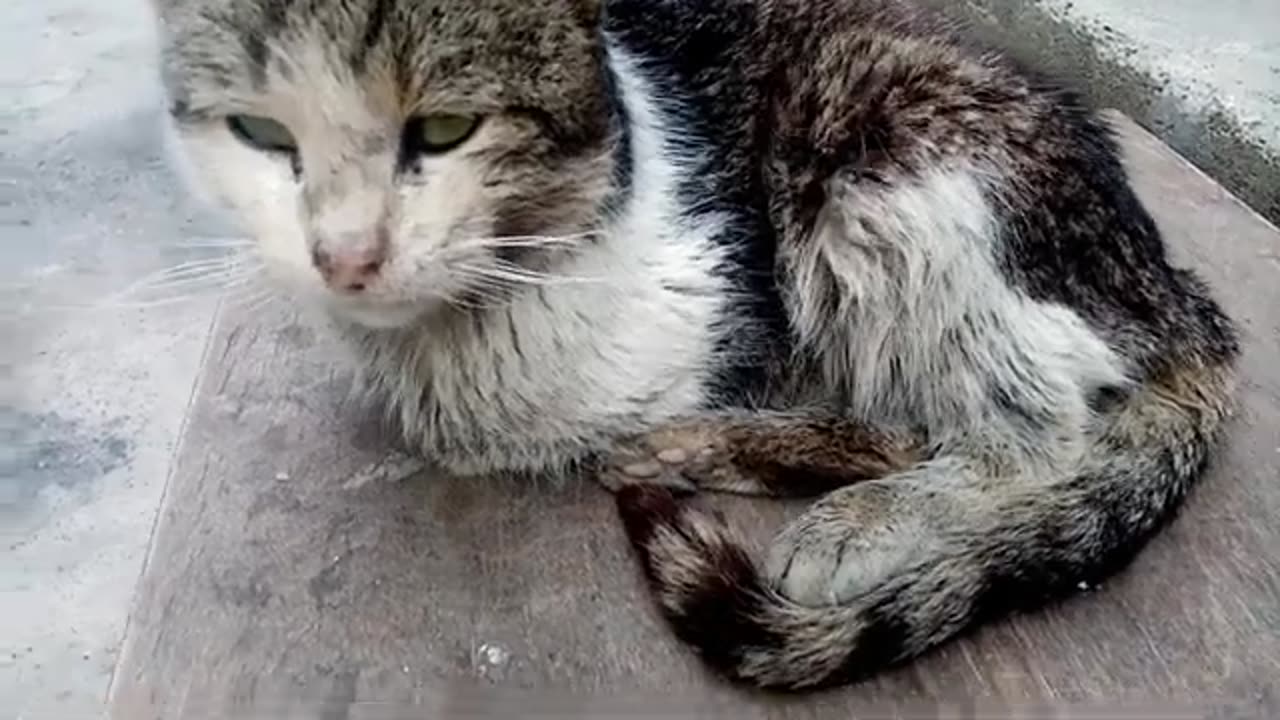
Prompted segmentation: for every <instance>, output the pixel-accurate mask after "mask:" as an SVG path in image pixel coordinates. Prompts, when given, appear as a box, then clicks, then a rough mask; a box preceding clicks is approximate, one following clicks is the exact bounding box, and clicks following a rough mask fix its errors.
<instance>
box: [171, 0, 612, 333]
mask: <svg viewBox="0 0 1280 720" xmlns="http://www.w3.org/2000/svg"><path fill="white" fill-rule="evenodd" d="M153 5H154V6H155V7H156V10H157V13H158V16H159V18H160V28H161V31H160V34H161V40H162V48H163V55H162V71H163V77H164V83H165V86H166V91H167V94H168V98H169V102H170V110H171V113H170V114H171V116H172V118H173V123H172V127H173V128H174V130H175V131H176V138H177V140H178V143H177V148H178V150H179V156H180V158H182V159H183V160H185V162H184V163H183V164H184V165H185V166H186V167H187V169H188V170H189V175H191V176H193V180H194V181H195V184H196V186H197V187H198V188H200V189H203V190H204V191H205V192H206V194H207V195H209V196H211V197H212V198H213V199H214V200H215V201H216V202H218V203H220V204H222V205H224V206H226V207H228V208H230V209H231V210H232V211H233V213H234V215H235V216H236V218H237V219H238V221H239V222H240V224H241V225H242V226H243V228H244V229H245V230H246V231H247V232H250V233H251V234H253V235H254V237H255V239H256V241H257V246H258V248H259V250H260V254H261V256H262V257H263V258H264V259H265V260H266V262H267V265H268V267H269V268H270V269H271V270H272V271H273V274H274V275H276V276H278V277H280V278H284V279H286V280H288V281H289V286H290V287H291V288H293V289H295V290H296V291H297V292H298V293H300V294H303V295H305V296H306V297H307V298H308V299H314V300H320V301H322V302H324V303H326V304H328V305H331V306H332V307H333V308H334V309H336V310H338V311H339V313H340V314H342V315H345V316H346V317H348V318H350V319H354V320H356V321H358V322H361V323H363V324H367V325H372V326H388V327H392V326H399V325H403V324H405V323H407V322H410V321H412V320H414V319H416V318H418V317H421V316H423V315H424V314H428V313H432V312H438V311H444V309H446V308H448V307H453V306H458V305H461V304H464V303H466V302H467V301H468V300H469V299H471V300H473V299H475V298H477V297H479V298H482V299H483V298H488V299H490V300H491V299H492V297H493V292H494V290H495V289H497V287H498V286H501V285H504V284H505V285H510V284H511V283H519V282H520V281H521V278H523V277H524V275H522V273H526V272H528V273H536V272H537V271H539V270H540V269H542V266H545V265H546V263H547V262H548V258H549V257H550V256H552V254H553V253H563V252H572V246H573V245H574V243H575V242H576V241H575V240H574V238H581V237H582V233H584V232H587V231H590V230H591V229H592V228H593V227H594V226H595V224H596V223H598V220H599V215H600V208H601V206H602V203H603V202H604V201H605V198H606V196H607V194H608V192H609V189H610V184H611V182H610V181H611V177H612V172H613V167H612V165H613V160H612V152H611V143H613V142H614V141H615V139H614V136H613V132H612V131H613V127H612V125H611V120H610V111H609V107H610V104H609V100H608V97H607V87H608V84H607V82H606V81H605V77H604V69H603V65H602V63H603V61H602V57H601V45H600V42H601V41H600V39H599V32H598V14H599V7H598V0H153ZM557 238H558V239H557ZM566 248H568V249H567V250H566ZM531 277H532V275H531Z"/></svg>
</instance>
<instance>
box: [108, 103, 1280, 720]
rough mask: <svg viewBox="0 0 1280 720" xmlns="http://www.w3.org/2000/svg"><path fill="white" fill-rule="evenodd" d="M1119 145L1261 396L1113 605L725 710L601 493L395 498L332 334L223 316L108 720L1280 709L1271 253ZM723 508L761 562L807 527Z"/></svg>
mask: <svg viewBox="0 0 1280 720" xmlns="http://www.w3.org/2000/svg"><path fill="white" fill-rule="evenodd" d="M1118 122H1119V124H1120V125H1121V127H1122V128H1123V130H1124V137H1125V140H1126V147H1127V152H1128V157H1129V160H1130V162H1131V164H1132V167H1133V172H1134V175H1135V177H1136V181H1137V183H1138V185H1139V188H1140V191H1141V193H1142V195H1143V197H1144V199H1145V200H1146V202H1147V203H1148V204H1149V207H1150V208H1151V209H1152V211H1153V212H1154V213H1155V214H1156V215H1157V217H1158V219H1159V221H1160V224H1161V226H1162V227H1163V228H1164V230H1165V232H1166V233H1167V235H1168V237H1169V239H1170V241H1171V243H1172V244H1173V245H1174V246H1176V248H1177V254H1178V257H1179V258H1180V259H1182V260H1184V261H1186V262H1189V263H1191V264H1194V265H1195V266H1197V267H1199V268H1201V269H1202V270H1203V272H1204V273H1205V275H1206V276H1207V277H1208V278H1209V279H1210V280H1211V281H1212V282H1213V284H1214V285H1215V286H1216V287H1217V288H1218V291H1219V293H1220V295H1221V297H1222V298H1223V299H1224V301H1225V302H1226V304H1227V306H1228V307H1229V309H1230V311H1231V313H1232V314H1233V315H1234V316H1235V317H1237V318H1238V319H1239V320H1240V322H1241V324H1242V326H1243V327H1244V330H1245V333H1246V337H1247V352H1246V355H1245V358H1244V372H1245V376H1246V381H1245V383H1244V386H1243V388H1242V398H1243V411H1242V416H1241V418H1240V420H1239V422H1238V423H1237V427H1236V430H1235V433H1234V438H1233V440H1232V442H1231V444H1230V447H1229V448H1228V450H1227V452H1226V453H1225V454H1224V457H1223V458H1222V460H1221V461H1220V462H1219V463H1218V464H1217V465H1216V467H1215V468H1214V470H1213V472H1212V474H1211V476H1210V477H1209V478H1208V479H1207V481H1206V482H1205V483H1204V484H1203V485H1202V486H1201V488H1200V489H1199V491H1198V492H1197V493H1195V495H1194V497H1193V498H1192V499H1191V501H1190V503H1189V505H1188V507H1187V509H1186V511H1185V512H1184V513H1183V514H1182V516H1181V517H1180V518H1179V519H1178V520H1177V521H1176V522H1175V523H1174V524H1173V525H1172V527H1170V528H1169V529H1168V531H1166V532H1165V533H1163V534H1162V535H1161V536H1160V537H1159V538H1158V539H1157V540H1156V541H1155V542H1154V543H1153V544H1152V545H1151V547H1149V548H1148V549H1147V550H1146V551H1145V552H1144V553H1142V555H1141V556H1140V558H1139V559H1138V561H1137V562H1136V563H1135V564H1134V565H1133V566H1132V568H1131V569H1129V570H1128V571H1126V572H1125V573H1124V574H1122V575H1121V576H1119V577H1117V578H1115V579H1114V580H1113V581H1111V582H1108V583H1106V584H1105V585H1104V586H1103V587H1101V588H1100V589H1097V590H1096V591H1093V592H1090V593H1088V594H1086V595H1084V596H1082V597H1079V598H1077V599H1074V600H1071V601H1069V602H1066V603H1063V604H1061V605H1059V606H1057V607H1054V608H1051V609H1048V610H1045V611H1043V612H1037V613H1032V614H1028V615H1024V616H1020V617H1017V618H1013V619H1010V620H1007V621H1003V622H998V623H995V624H992V625H990V626H987V627H985V628H982V629H981V630H979V631H977V632H976V633H973V634H972V635H970V636H968V637H966V638H964V639H962V640H960V641H958V642H955V643H952V644H949V645H947V646H945V647H943V648H942V649H940V650H939V651H937V652H935V653H932V654H930V655H929V656H927V657H925V658H923V659H921V660H920V661H918V662H916V663H914V664H911V665H908V666H906V667H904V668H902V669H900V670H897V671H894V672H891V673H888V674H885V675H883V676H881V677H878V678H875V679H872V680H870V681H868V682H864V683H862V684H859V685H856V686H852V687H849V688H844V689H840V690H836V691H831V692H825V693H822V694H817V695H809V696H802V697H797V698H778V697H772V696H765V695H761V694H758V693H752V692H749V691H745V690H742V689H739V688H734V687H730V686H727V685H726V684H724V683H722V682H720V681H719V680H718V679H717V678H715V677H713V676H710V675H709V674H707V673H705V672H704V671H703V669H702V667H701V666H700V664H699V663H698V662H697V660H696V659H695V658H693V657H692V656H691V655H690V654H689V653H688V652H687V651H686V650H685V648H684V647H682V646H681V645H680V644H678V643H677V642H676V641H675V640H674V639H673V638H672V637H671V635H670V634H669V632H668V631H667V628H666V627H665V626H664V625H663V624H662V623H661V622H659V621H658V620H657V618H656V616H655V614H654V612H653V611H652V608H651V606H650V604H649V600H648V597H647V595H646V592H645V590H644V588H643V587H642V585H641V583H640V581H639V577H638V572H637V569H636V567H635V565H634V563H633V560H632V558H631V556H630V554H629V551H628V548H627V546H626V544H625V542H624V540H623V537H622V534H621V532H620V530H619V528H618V524H617V522H616V520H615V517H614V513H613V506H612V503H611V500H610V498H609V497H608V496H607V495H606V494H605V493H604V492H603V491H602V490H599V489H597V488H596V487H594V486H592V485H589V484H583V483H574V482H559V483H557V482H552V481H546V482H542V483H537V484H531V485H517V484H513V483H502V482H497V481H475V480H472V481H459V480H451V479H447V478H443V477H438V476H434V475H432V474H430V473H412V472H410V473H408V477H400V476H401V475H405V474H406V470H405V468H403V467H400V468H397V467H395V466H394V465H395V463H394V462H391V463H388V462H387V461H385V458H386V457H387V456H388V453H389V452H390V443H389V440H388V438H389V437H390V436H391V435H390V433H387V432H386V431H385V429H383V428H381V427H380V426H379V424H378V423H377V422H376V421H374V420H371V419H370V418H371V417H373V413H372V412H371V411H370V410H369V409H368V408H365V407H362V406H361V405H360V404H359V403H358V402H357V401H353V400H352V399H351V397H350V396H349V394H348V388H349V380H350V378H349V372H348V370H347V369H346V368H347V364H346V362H345V360H344V356H343V354H342V351H341V350H340V349H338V348H335V347H334V346H333V345H332V344H331V342H330V341H329V340H328V339H327V338H326V336H325V335H324V333H323V330H318V329H317V328H315V327H312V326H310V325H308V324H306V323H304V322H302V321H301V320H299V318H298V317H296V316H294V315H293V314H292V313H291V312H290V311H289V310H287V309H284V308H279V307H276V308H271V309H269V310H268V311H266V312H255V313H245V312H243V311H236V310H228V311H227V312H225V313H224V315H223V317H222V318H221V322H220V325H219V329H218V331H217V332H218V335H217V337H216V341H215V344H214V351H213V352H212V353H211V355H210V357H209V358H208V361H207V366H206V368H205V371H204V376H203V380H202V384H201V386H200V389H199V392H198V395H197V398H196V401H195V403H194V406H193V409H192V414H191V417H190V422H189V425H188V428H187V431H186V435H185V440H184V446H183V449H182V451H181V452H180V455H179V460H178V462H177V466H176V469H175V471H174V473H173V477H172V479H171V482H170V486H169V489H168V493H167V498H166V501H165V506H164V508H163V510H162V516H161V520H160V523H159V527H158V529H157V535H156V538H155V541H154V546H153V550H152V553H151V557H150V560H149V562H148V565H147V569H146V572H145V575H144V578H143V580H142V584H141V590H140V592H139V595H138V602H137V607H136V609H135V613H134V616H133V619H132V622H131V629H130V632H129V635H128V638H127V641H126V647H125V651H124V657H123V659H122V662H121V665H120V667H119V668H118V671H117V676H116V680H115V683H114V686H113V693H112V696H113V707H114V712H115V714H116V715H117V716H118V717H122V718H151V717H155V718H161V717H165V718H169V717H180V716H183V717H185V716H193V715H208V716H211V717H213V716H222V717H228V716H231V715H232V714H233V713H234V714H237V715H243V714H246V713H256V714H257V716H260V717H288V716H298V717H324V718H345V717H381V716H387V717H393V716H399V717H403V716H405V715H404V712H405V704H410V703H411V704H415V705H419V706H422V710H421V711H413V714H415V715H417V716H424V717H456V716H461V715H464V714H466V713H467V712H468V711H469V712H473V713H482V712H483V713H489V714H491V715H493V716H516V717H527V716H531V715H535V714H538V713H539V712H541V713H542V714H543V715H544V716H547V717H597V716H603V715H609V714H614V715H617V714H630V715H631V716H633V717H640V716H688V717H692V716H698V717H702V716H707V717H733V718H756V717H760V718H765V717H777V718H846V717H850V716H851V715H852V714H853V711H855V710H857V709H862V710H864V711H866V712H875V713H880V714H884V713H888V714H890V715H891V716H892V715H906V714H913V713H919V714H923V715H928V716H931V717H939V716H948V715H947V714H948V713H950V716H952V717H969V716H974V715H977V714H980V713H981V712H983V711H984V709H985V711H990V712H996V713H997V714H999V713H1000V712H1003V711H1002V710H1000V709H1001V708H1005V709H1007V710H1008V712H1007V713H1006V716H1018V714H1019V713H1021V714H1022V715H1025V714H1026V713H1028V712H1030V711H1029V710H1028V709H1027V706H1029V705H1037V706H1055V707H1059V708H1061V707H1063V706H1067V705H1078V704H1081V703H1084V704H1087V705H1091V706H1099V707H1104V708H1105V707H1112V708H1114V707H1117V706H1118V704H1121V703H1123V704H1125V705H1127V706H1131V707H1133V708H1137V709H1138V710H1140V709H1142V708H1146V707H1149V706H1150V705H1151V704H1152V703H1161V704H1163V705H1164V706H1165V707H1166V708H1178V709H1179V710H1180V712H1182V713H1184V714H1186V715H1187V716H1194V717H1198V716H1201V715H1202V714H1204V715H1213V716H1220V717H1263V716H1264V715H1265V716H1271V717H1274V716H1276V715H1277V714H1280V691H1277V689H1276V685H1277V679H1278V678H1280V471H1278V469H1277V468H1278V467H1280V362H1278V360H1280V234H1278V233H1277V232H1276V231H1275V229H1274V228H1271V227H1270V226H1268V225H1267V224H1266V223H1264V222H1263V221H1262V220H1260V219H1259V218H1258V217H1257V216H1255V215H1253V214H1251V213H1250V212H1249V211H1248V210H1247V209H1246V208H1244V207H1243V206H1241V205H1240V204H1239V203H1237V202H1236V201H1235V200H1234V199H1232V198H1231V197H1230V196H1228V195H1227V194H1225V193H1224V192H1223V191H1222V190H1221V189H1220V188H1218V187H1217V186H1215V185H1214V184H1212V183H1211V182H1210V181H1208V180H1207V179H1206V178H1204V177H1203V176H1201V175H1200V174H1199V173H1197V172H1196V171H1195V170H1193V169H1192V168H1190V167H1189V166H1188V165H1186V164H1185V163H1183V162H1182V161H1181V160H1180V159H1179V158H1177V157H1176V156H1173V155H1172V154H1171V153H1169V152H1168V151H1167V150H1165V149H1164V148H1163V147H1162V146H1160V145H1159V144H1158V143H1157V142H1156V141H1154V140H1153V139H1152V138H1151V137H1149V136H1147V135H1146V134H1145V133H1143V132H1141V131H1139V130H1137V129H1136V128H1135V127H1134V126H1132V125H1131V124H1129V123H1128V122H1127V121H1123V120H1118ZM380 475H381V476H380ZM715 502H717V503H718V504H719V505H721V506H722V507H724V508H726V509H727V510H728V513H729V515H730V517H731V518H732V519H733V520H734V521H735V522H738V523H741V524H743V525H744V526H747V527H750V528H752V529H753V530H754V531H755V532H757V533H758V534H759V535H760V537H761V539H762V541H763V540H764V539H765V538H766V537H767V533H768V532H770V531H771V529H772V528H773V527H776V526H777V524H778V523H780V522H781V521H782V519H783V516H784V514H785V513H787V512H794V508H791V509H787V508H784V507H783V506H782V505H780V504H778V503H774V502H769V501H762V500H755V501H751V500H743V499H733V498H727V497H726V498H717V499H715ZM1010 708H1021V710H1017V711H1016V712H1015V710H1013V709H1010ZM1135 712H1136V710H1135ZM1169 712H1172V710H1169ZM1058 716H1063V715H1061V714H1060V715H1058ZM1163 716H1164V717H1169V716H1172V715H1170V714H1168V712H1166V714H1164V715H1163Z"/></svg>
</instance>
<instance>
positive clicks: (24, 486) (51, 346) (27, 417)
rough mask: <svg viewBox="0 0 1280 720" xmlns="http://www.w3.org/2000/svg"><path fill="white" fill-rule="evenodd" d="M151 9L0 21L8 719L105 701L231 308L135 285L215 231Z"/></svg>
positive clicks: (17, 14)
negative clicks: (199, 388) (223, 318)
mask: <svg viewBox="0 0 1280 720" xmlns="http://www.w3.org/2000/svg"><path fill="white" fill-rule="evenodd" d="M147 18H148V16H147V14H146V7H145V3H142V2H133V1H132V0H93V1H87V0H40V1H39V2H28V1H25V0H24V1H23V2H17V3H8V4H6V5H5V8H4V21H3V23H0V716H4V717H23V718H32V717H57V718H68V717H93V716H94V715H95V714H98V713H100V712H102V709H103V707H104V700H105V697H106V694H107V689H108V683H109V680H110V677H111V674H112V671H113V669H114V667H115V664H116V658H117V655H118V651H119V648H120V644H121V641H122V639H123V637H124V633H125V627H126V622H127V618H128V612H129V608H130V606H131V603H132V601H133V596H134V590H135V588H136V584H137V580H138V577H139V575H140V573H141V571H142V566H143V561H144V558H145V556H146V550H147V547H148V542H149V538H150V535H151V530H152V527H153V526H154V521H155V516H156V511H157V508H158V507H159V503H160V497H161V495H162V493H163V491H164V487H165V481H166V478H167V476H168V469H169V464H170V459H171V456H172V453H173V449H174V447H175V445H176V440H177V437H178V433H179V429H180V427H181V426H182V423H183V418H184V416H185V413H186V409H187V405H188V402H189V400H190V397H191V393H192V388H193V385H194V381H195V378H196V373H197V370H198V368H199V367H200V360H201V356H202V354H203V351H204V348H205V345H206V341H207V337H208V332H209V328H210V326H211V321H212V319H213V316H214V312H215V307H216V305H217V299H216V298H215V297H213V296H208V295H206V296H201V297H197V298H195V299H193V300H191V301H189V302H185V303H179V304H175V305H171V306H161V307H155V308H151V309H131V308H125V307H121V304H122V302H121V298H117V297H116V296H117V295H118V293H119V292H120V291H121V290H122V289H124V288H125V287H126V286H128V285H129V284H131V283H133V282H134V281H136V280H137V279H139V278H140V277H143V276H145V275H146V274H148V273H152V272H154V271H156V270H158V269H160V268H163V267H166V266H169V265H173V264H176V263H179V262H182V261H183V260H185V259H188V258H191V257H196V256H199V255H201V254H208V252H209V251H208V250H200V249H193V248H185V249H184V248H182V247H179V242H178V241H179V240H180V239H182V238H190V237H194V236H199V235H202V234H205V233H206V231H207V230H212V229H214V226H212V225H210V224H209V223H208V222H207V221H206V220H205V219H203V218H201V217H200V216H199V215H198V214H197V213H195V212H194V211H192V210H191V208H189V207H188V206H187V204H186V201H185V200H183V199H182V198H181V197H180V196H179V195H177V194H176V193H175V186H176V182H175V180H174V178H173V177H171V175H170V173H169V172H168V170H167V169H166V162H165V160H164V158H163V157H162V154H161V149H160V147H159V146H158V141H157V137H158V135H157V133H156V128H157V127H158V125H157V123H158V121H159V118H160V115H159V111H160V104H159V100H158V97H157V93H156V83H155V79H154V75H153V72H152V70H151V69H152V67H153V62H152V52H153V49H152V47H151V44H150V40H149V33H148V29H149V23H148V20H147ZM149 297H150V298H152V299H155V298H158V297H160V295H158V294H152V295H151V296H149ZM138 299H142V298H141V297H140V296H139V297H138Z"/></svg>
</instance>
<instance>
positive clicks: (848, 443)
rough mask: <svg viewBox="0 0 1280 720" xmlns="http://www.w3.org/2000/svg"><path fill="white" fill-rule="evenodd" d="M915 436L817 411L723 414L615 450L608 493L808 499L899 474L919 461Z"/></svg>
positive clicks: (604, 473) (608, 467)
mask: <svg viewBox="0 0 1280 720" xmlns="http://www.w3.org/2000/svg"><path fill="white" fill-rule="evenodd" d="M922 448H923V441H922V439H921V438H920V437H919V436H918V435H917V434H915V433H910V432H905V431H897V430H888V429H883V428H875V427H871V426H869V425H868V424H866V423H862V422H859V421H856V420H851V419H848V418H842V417H838V416H834V415H831V414H827V413H822V412H794V413H771V412H748V411H740V412H724V413H713V414H708V415H704V416H699V417H694V418H690V419H686V420H681V421H677V422H673V423H670V424H667V425H664V426H662V427H659V428H657V429H655V430H653V431H651V432H649V433H646V434H644V435H641V436H638V437H635V438H631V439H629V440H626V441H623V442H621V443H619V444H618V446H617V447H616V448H615V450H614V452H613V453H612V454H611V455H610V456H609V457H608V458H607V459H606V460H605V461H604V463H603V466H602V468H601V471H600V481H601V483H602V484H603V485H604V486H605V487H607V488H609V489H610V490H613V491H617V490H619V489H620V488H623V487H627V486H633V485H663V486H666V487H670V488H672V489H675V490H677V491H684V492H694V491H697V490H715V491H721V492H732V493H740V494H746V495H770V496H781V497H812V496H816V495H821V494H823V493H826V492H828V491H830V490H833V489H835V488H838V487H843V486H845V485H848V484H850V483H854V482H858V481H860V480H871V479H875V478H879V477H884V476H885V475H888V474H891V473H894V472H898V471H901V470H904V469H906V468H908V467H910V466H912V465H914V464H915V463H917V462H918V461H919V460H920V459H921V454H922Z"/></svg>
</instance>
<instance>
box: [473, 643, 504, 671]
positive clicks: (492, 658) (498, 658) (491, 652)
mask: <svg viewBox="0 0 1280 720" xmlns="http://www.w3.org/2000/svg"><path fill="white" fill-rule="evenodd" d="M510 658H511V653H509V652H507V651H506V649H505V648H503V647H502V646H501V645H492V644H490V643H485V644H483V645H481V646H480V659H482V660H484V661H485V662H486V663H488V664H490V665H493V666H495V667H496V666H501V665H506V664H507V660H509V659H510Z"/></svg>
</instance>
